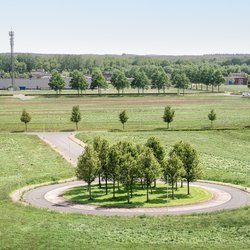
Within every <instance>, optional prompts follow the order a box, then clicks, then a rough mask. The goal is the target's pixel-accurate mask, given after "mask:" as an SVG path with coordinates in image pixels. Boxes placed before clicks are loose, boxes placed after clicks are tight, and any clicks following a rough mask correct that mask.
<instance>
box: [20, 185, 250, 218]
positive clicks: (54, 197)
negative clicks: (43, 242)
mask: <svg viewBox="0 0 250 250" xmlns="http://www.w3.org/2000/svg"><path fill="white" fill-rule="evenodd" d="M82 185H86V183H84V182H81V181H73V182H67V183H61V184H54V185H49V186H42V187H39V188H36V189H33V190H30V191H28V192H27V193H25V194H24V196H23V198H24V200H25V202H26V203H29V204H31V205H32V206H34V207H37V208H45V209H48V210H51V211H57V212H62V213H80V214H91V215H101V216H139V215H149V216H159V215H181V214H194V213H209V212H215V211H220V210H225V209H234V208H240V207H244V206H248V205H250V194H249V193H248V192H244V191H242V190H240V189H238V188H234V187H230V186H224V185H219V184H212V183H204V182H196V183H194V184H193V185H195V186H199V187H202V188H205V189H207V190H209V191H210V192H212V193H213V198H212V199H211V200H209V201H207V202H203V203H198V204H192V205H185V206H171V207H168V206H165V207H157V208H156V207H154V208H110V207H103V206H96V205H83V204H75V203H71V202H69V201H66V200H65V199H64V198H63V193H64V192H65V191H66V190H67V189H70V188H73V187H76V186H82Z"/></svg>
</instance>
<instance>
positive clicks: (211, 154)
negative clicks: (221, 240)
mask: <svg viewBox="0 0 250 250" xmlns="http://www.w3.org/2000/svg"><path fill="white" fill-rule="evenodd" d="M95 136H101V137H103V138H106V139H107V140H109V141H110V143H115V142H118V141H119V140H127V141H131V142H134V143H145V142H146V141H147V139H148V138H149V137H151V136H154V137H157V138H159V139H160V141H161V143H162V144H163V145H164V146H165V148H166V150H167V151H169V149H170V148H171V146H173V145H174V144H175V143H176V142H178V141H181V140H182V141H186V142H190V143H191V144H192V145H193V146H194V147H195V148H196V149H197V150H198V152H199V153H200V159H201V162H202V165H203V167H204V174H203V179H210V180H216V181H223V182H230V183H235V184H241V185H246V184H247V185H248V186H250V154H249V152H250V130H248V129H247V130H226V131H167V130H159V131H147V132H146V131H138V132H131V131H128V132H84V133H80V134H78V135H77V137H78V138H79V139H80V140H83V141H85V142H87V143H91V142H92V140H93V138H94V137H95Z"/></svg>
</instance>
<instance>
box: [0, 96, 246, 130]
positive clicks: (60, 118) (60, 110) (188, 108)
mask: <svg viewBox="0 0 250 250" xmlns="http://www.w3.org/2000/svg"><path fill="white" fill-rule="evenodd" d="M75 105H79V106H80V110H81V113H82V121H81V122H80V123H79V129H80V130H88V131H89V130H116V129H121V128H122V126H121V124H120V122H119V118H118V116H119V113H120V112H121V111H122V110H124V109H125V110H127V113H128V116H129V120H128V122H127V123H126V125H125V127H126V129H127V130H161V129H165V128H166V126H167V125H166V124H165V123H164V122H163V119H162V116H163V112H164V108H165V106H167V105H170V106H172V108H173V109H175V117H174V121H173V123H172V124H171V128H172V129H209V128H210V122H209V120H208V117H207V115H208V113H209V112H210V110H211V109H214V110H215V112H216V113H217V120H216V121H215V122H214V128H218V129H224V128H236V129H237V128H244V127H249V126H250V119H249V107H250V98H242V97H240V96H236V97H235V96H217V95H189V96H184V97H183V96H176V95H174V96H169V95H167V96H163V95H160V96H141V97H129V96H125V97H105V96H103V97H85V96H83V97H69V96H68V97H67V96H61V97H58V98H57V97H41V96H40V97H36V98H34V99H31V100H26V101H22V100H19V99H17V98H13V97H3V96H1V97H0V106H1V109H0V131H2V132H4V131H5V132H6V131H7V132H20V131H23V130H24V124H22V123H21V122H20V116H21V112H22V109H23V108H25V109H26V110H27V111H28V112H29V113H30V114H31V117H32V120H31V122H30V124H29V125H28V130H29V131H64V130H74V129H75V125H74V124H73V123H72V122H70V115H71V110H72V107H73V106H75Z"/></svg>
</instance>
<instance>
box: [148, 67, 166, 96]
mask: <svg viewBox="0 0 250 250" xmlns="http://www.w3.org/2000/svg"><path fill="white" fill-rule="evenodd" d="M151 79H152V86H153V87H156V88H157V89H158V94H159V93H160V90H161V89H162V90H163V92H164V93H165V88H166V87H170V81H169V78H168V76H167V74H166V73H165V71H164V70H163V69H162V68H159V69H156V70H155V72H154V73H153V74H152V76H151Z"/></svg>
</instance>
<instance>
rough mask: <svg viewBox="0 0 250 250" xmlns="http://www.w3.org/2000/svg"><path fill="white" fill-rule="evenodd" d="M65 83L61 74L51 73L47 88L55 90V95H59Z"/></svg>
mask: <svg viewBox="0 0 250 250" xmlns="http://www.w3.org/2000/svg"><path fill="white" fill-rule="evenodd" d="M65 85H66V83H65V80H64V78H63V77H62V76H61V74H60V73H59V72H57V71H54V72H53V73H52V76H51V78H50V79H49V86H50V88H51V89H53V90H55V91H56V93H57V95H59V94H61V91H62V89H63V88H64V87H65Z"/></svg>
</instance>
